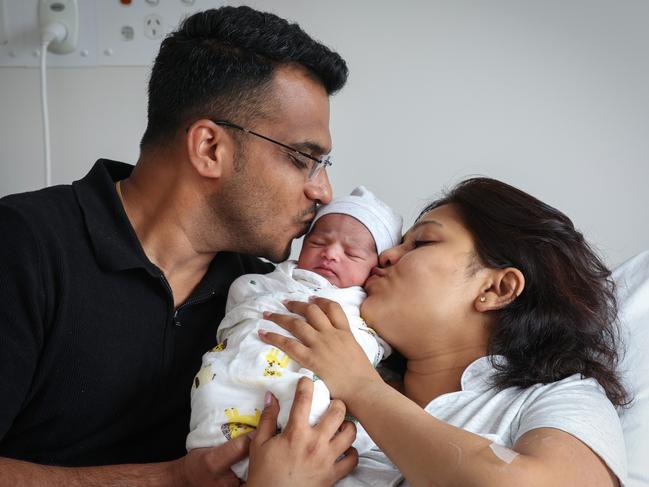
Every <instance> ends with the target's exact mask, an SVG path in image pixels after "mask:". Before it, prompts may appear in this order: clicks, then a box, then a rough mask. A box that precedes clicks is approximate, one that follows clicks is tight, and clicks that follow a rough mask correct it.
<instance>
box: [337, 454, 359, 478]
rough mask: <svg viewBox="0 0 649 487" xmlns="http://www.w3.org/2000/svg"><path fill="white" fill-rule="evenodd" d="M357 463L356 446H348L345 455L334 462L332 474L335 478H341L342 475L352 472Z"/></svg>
mask: <svg viewBox="0 0 649 487" xmlns="http://www.w3.org/2000/svg"><path fill="white" fill-rule="evenodd" d="M356 465H358V452H357V451H356V448H349V449H348V450H347V451H346V452H345V456H344V457H343V458H341V459H340V460H338V461H337V462H336V463H334V475H335V476H336V480H340V479H342V478H343V477H344V476H346V475H349V474H350V473H352V470H354V469H355V468H356Z"/></svg>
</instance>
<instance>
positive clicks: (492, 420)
mask: <svg viewBox="0 0 649 487" xmlns="http://www.w3.org/2000/svg"><path fill="white" fill-rule="evenodd" d="M492 358H493V360H494V361H496V363H498V361H499V360H504V358H503V357H499V356H495V357H492ZM495 372H496V371H495V369H494V367H493V365H492V363H491V361H490V358H489V357H482V358H479V359H478V360H476V361H475V362H473V363H472V364H471V365H469V366H468V367H467V368H466V370H465V371H464V373H463V374H462V379H461V386H462V389H461V390H460V391H457V392H452V393H449V394H444V395H441V396H439V397H437V398H435V399H434V400H433V401H431V402H430V403H429V404H428V405H427V406H426V408H425V410H426V411H427V412H428V413H429V414H431V415H432V416H434V417H435V418H437V419H440V420H443V421H446V422H447V423H449V424H452V425H454V426H457V427H459V428H462V429H465V430H467V431H471V432H472V433H476V434H478V435H480V436H483V437H485V438H488V439H489V440H491V441H492V442H494V443H496V444H498V445H501V446H504V447H507V448H512V447H513V446H514V444H515V443H516V441H517V440H518V439H519V438H520V437H521V436H522V435H524V434H525V433H527V432H528V431H531V430H533V429H537V428H556V429H559V430H562V431H565V432H566V433H569V434H571V435H572V436H574V437H575V438H577V439H579V440H580V441H582V442H583V443H585V444H586V445H587V446H588V447H589V448H590V449H591V450H593V451H594V452H595V453H596V454H597V455H598V456H599V457H600V458H601V459H602V460H603V461H604V462H605V463H606V465H607V466H608V467H609V468H610V469H611V471H612V472H613V473H614V474H615V475H616V476H617V477H618V479H619V480H620V484H621V485H624V484H625V483H626V476H627V465H626V451H625V446H624V438H623V436H622V427H621V425H620V420H619V418H618V415H617V413H616V410H615V408H614V407H613V405H612V404H611V402H610V401H609V400H608V398H607V397H606V393H605V392H604V389H603V388H602V387H601V386H600V385H599V384H598V383H597V381H596V380H595V379H590V378H588V379H584V378H582V377H581V375H580V374H574V375H571V376H570V377H566V378H565V379H563V380H560V381H557V382H552V383H549V384H535V385H533V386H531V387H528V388H525V389H523V388H519V387H509V388H507V389H502V390H498V389H497V388H495V387H493V386H492V384H491V383H490V379H491V378H492V377H493V375H494V373H495ZM413 427H416V426H415V425H413ZM359 429H360V425H359ZM404 434H407V431H404ZM336 485H337V486H339V487H351V486H364V485H372V486H386V487H387V486H397V485H398V486H403V487H405V486H409V485H410V484H409V483H408V482H407V481H405V480H404V479H403V477H402V476H401V474H400V473H399V471H398V470H397V468H396V467H395V466H394V465H393V464H392V463H391V462H390V460H389V459H388V458H387V457H386V456H385V454H383V452H381V451H380V450H379V449H378V447H375V448H374V449H372V450H370V451H369V452H367V453H366V454H364V455H363V456H362V457H361V458H360V459H359V465H358V468H356V470H355V471H354V472H353V473H352V474H350V475H349V476H347V477H346V478H344V479H342V480H341V481H340V482H338V484H336Z"/></svg>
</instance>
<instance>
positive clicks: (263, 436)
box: [253, 391, 279, 445]
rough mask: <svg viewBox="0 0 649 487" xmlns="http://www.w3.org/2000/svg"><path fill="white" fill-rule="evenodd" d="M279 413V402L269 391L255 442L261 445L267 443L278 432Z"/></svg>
mask: <svg viewBox="0 0 649 487" xmlns="http://www.w3.org/2000/svg"><path fill="white" fill-rule="evenodd" d="M278 414H279V402H278V401H277V398H276V397H275V396H273V394H272V393H271V392H270V391H268V392H266V396H265V398H264V410H263V411H262V413H261V418H259V424H258V425H257V431H256V433H255V437H254V439H253V443H254V444H258V445H261V444H263V443H266V441H268V440H269V439H270V438H271V437H272V436H273V435H275V433H277V415H278Z"/></svg>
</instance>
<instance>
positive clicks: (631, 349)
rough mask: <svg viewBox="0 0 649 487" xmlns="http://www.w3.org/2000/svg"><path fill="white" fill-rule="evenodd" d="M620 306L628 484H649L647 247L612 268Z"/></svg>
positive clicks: (640, 486)
mask: <svg viewBox="0 0 649 487" xmlns="http://www.w3.org/2000/svg"><path fill="white" fill-rule="evenodd" d="M613 279H614V280H615V283H616V284H617V295H618V304H619V307H620V310H619V311H620V314H619V316H620V331H621V338H622V341H621V344H622V347H623V348H624V350H623V351H622V355H621V356H622V360H621V362H620V367H619V369H620V372H621V374H622V379H623V381H624V384H625V385H626V386H627V388H628V390H629V392H630V393H631V395H632V397H633V402H632V403H631V406H630V407H629V408H626V409H625V408H619V409H618V414H619V415H620V420H621V421H622V429H623V431H624V440H625V442H626V448H627V458H628V462H629V477H628V478H629V482H628V484H627V487H649V251H645V252H643V253H641V254H639V255H637V256H635V257H633V258H632V259H629V260H628V261H626V262H625V263H624V264H622V265H621V266H620V267H618V268H617V269H616V270H615V271H614V272H613Z"/></svg>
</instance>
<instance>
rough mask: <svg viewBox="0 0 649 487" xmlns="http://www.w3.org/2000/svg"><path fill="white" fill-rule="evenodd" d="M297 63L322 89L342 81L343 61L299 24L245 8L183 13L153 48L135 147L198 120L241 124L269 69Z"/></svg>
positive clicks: (260, 108)
mask: <svg viewBox="0 0 649 487" xmlns="http://www.w3.org/2000/svg"><path fill="white" fill-rule="evenodd" d="M280 64H299V65H301V66H303V67H304V68H306V69H307V72H308V73H310V74H311V75H312V76H313V77H314V79H317V80H319V81H320V82H321V83H322V85H323V86H324V88H325V89H326V91H327V93H328V94H329V95H331V94H333V93H335V92H336V91H338V90H339V89H341V88H342V87H343V86H344V84H345V82H346V81H347V75H348V69H347V65H346V64H345V61H344V60H343V59H342V58H341V57H340V56H339V55H338V54H337V53H335V52H333V51H331V50H330V49H329V48H327V47H326V46H324V45H322V44H321V43H319V42H317V41H315V40H313V39H312V38H311V37H309V35H307V34H306V33H305V32H304V31H303V30H302V29H301V28H300V26H299V25H297V24H294V23H289V22H288V21H286V20H285V19H282V18H280V17H278V16H276V15H273V14H271V13H267V12H259V11H257V10H253V9H252V8H250V7H245V6H244V7H221V8H218V9H211V10H206V11H204V12H199V13H196V14H194V15H192V16H190V17H188V18H187V19H186V20H185V21H184V22H183V23H182V24H181V25H180V27H179V29H178V30H177V31H175V32H173V33H171V34H170V35H169V36H167V37H166V38H165V39H164V41H162V45H161V47H160V51H159V53H158V56H157V57H156V60H155V63H154V64H153V68H152V70H151V77H150V79H149V106H148V125H147V129H146V131H145V133H144V136H143V137H142V141H141V143H140V146H141V147H144V146H147V145H151V144H154V143H156V144H159V143H163V142H164V141H165V140H168V139H170V138H171V137H173V136H174V135H175V133H176V132H177V131H178V130H179V129H181V128H183V129H184V128H186V127H187V124H189V123H192V122H193V121H195V120H197V119H198V118H203V117H205V118H217V117H218V118H221V119H227V118H232V120H230V121H232V122H234V123H237V124H245V123H247V122H249V121H250V120H251V119H252V118H254V117H261V116H264V114H265V112H268V111H270V110H271V108H270V107H266V106H264V103H265V101H266V100H265V98H267V96H264V95H265V94H266V91H267V88H268V86H269V85H270V82H271V81H272V76H273V73H274V70H275V69H276V67H277V66H278V65H280Z"/></svg>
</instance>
